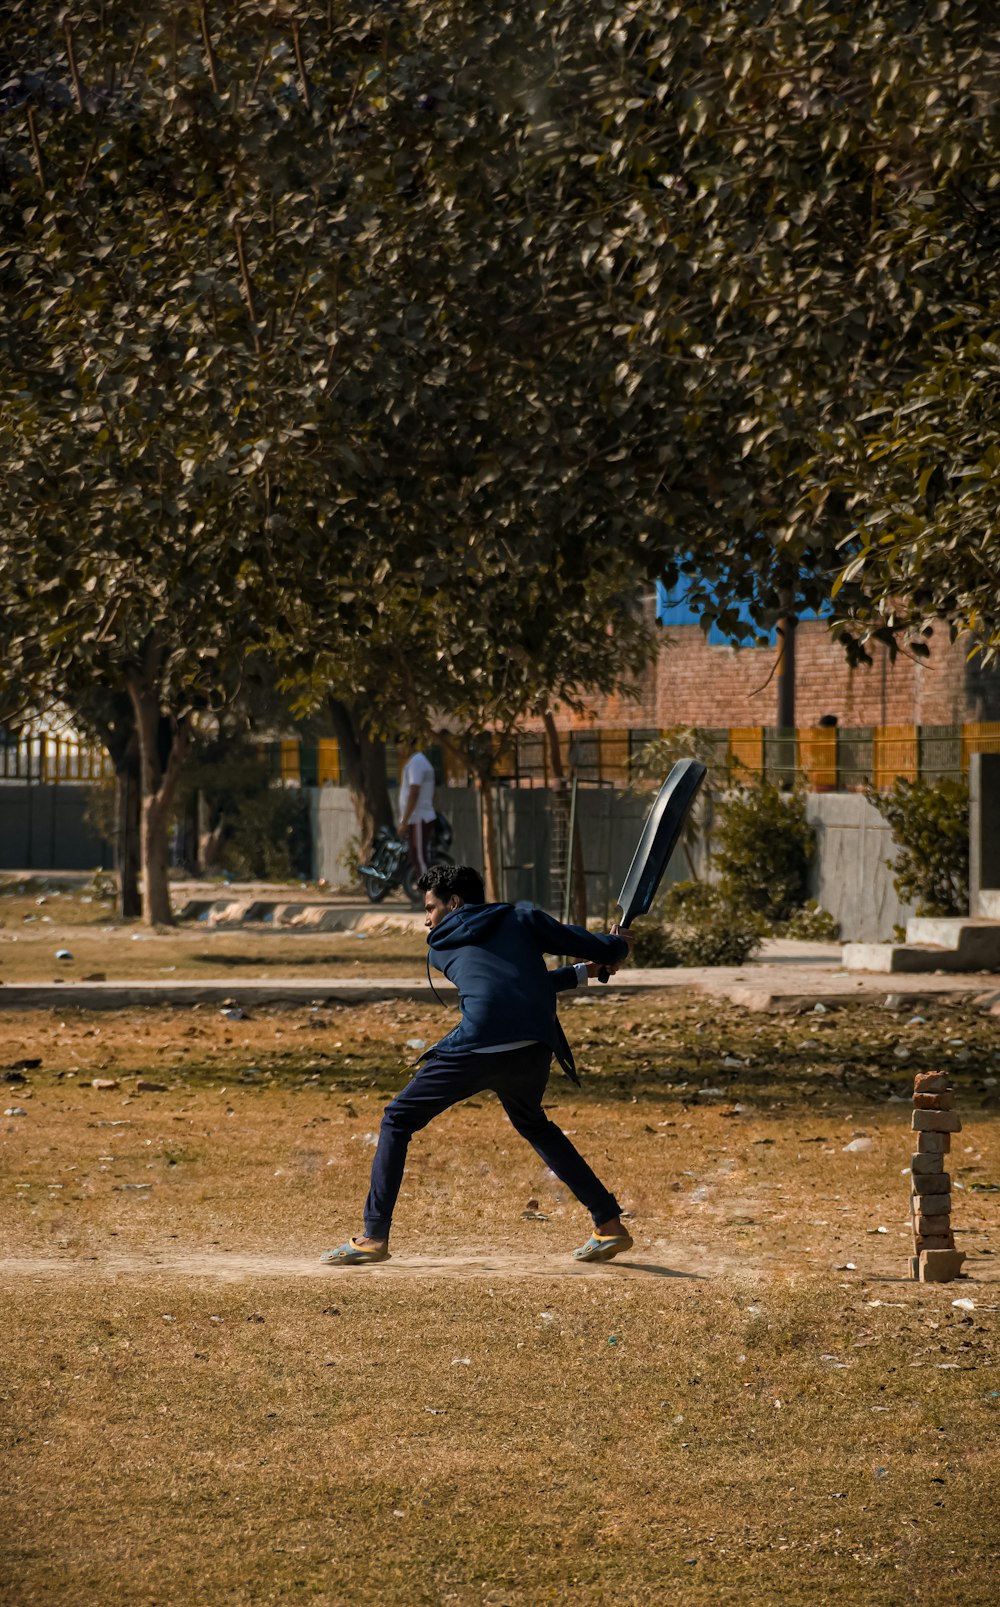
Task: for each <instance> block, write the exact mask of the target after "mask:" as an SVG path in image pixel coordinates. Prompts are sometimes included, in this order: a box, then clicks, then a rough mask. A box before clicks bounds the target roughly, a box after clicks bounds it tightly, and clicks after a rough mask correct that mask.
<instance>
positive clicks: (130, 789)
mask: <svg viewBox="0 0 1000 1607" xmlns="http://www.w3.org/2000/svg"><path fill="white" fill-rule="evenodd" d="M115 779H116V789H117V806H116V810H115V816H116V818H115V827H116V838H117V843H116V859H117V867H116V868H117V870H118V914H119V916H120V917H121V919H122V920H124V921H135V920H138V918H139V916H140V915H141V914H142V897H141V895H140V892H139V837H140V829H141V827H140V823H141V810H140V799H141V792H142V784H141V778H140V774H139V745H138V742H136V743H135V744H134V745H133V746H132V747H131V748H130V749H129V751H128V753H127V755H126V757H125V758H124V760H123V761H122V762H121V763H120V764H119V765H118V767H117V773H116V778H115Z"/></svg>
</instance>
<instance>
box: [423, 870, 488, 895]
mask: <svg viewBox="0 0 1000 1607" xmlns="http://www.w3.org/2000/svg"><path fill="white" fill-rule="evenodd" d="M417 886H418V887H419V889H420V891H421V892H422V893H434V894H436V896H437V897H438V898H439V899H440V900H441V902H442V904H447V902H448V900H449V898H451V897H452V896H453V895H454V896H456V897H458V898H460V899H461V900H462V903H463V904H485V903H486V889H485V888H484V887H483V878H482V877H481V876H480V874H479V872H478V871H477V870H473V868H472V866H471V865H432V866H431V868H430V870H425V871H424V874H423V875H422V876H421V877H420V878H419V879H418V881H417Z"/></svg>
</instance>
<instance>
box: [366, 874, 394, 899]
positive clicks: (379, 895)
mask: <svg viewBox="0 0 1000 1607" xmlns="http://www.w3.org/2000/svg"><path fill="white" fill-rule="evenodd" d="M361 879H362V881H363V882H364V884H365V892H366V893H367V894H368V902H369V903H370V904H381V902H382V900H383V899H384V898H385V897H386V895H387V894H388V893H390V892H391V891H392V883H391V882H377V881H376V880H375V878H374V876H363V877H362V878H361Z"/></svg>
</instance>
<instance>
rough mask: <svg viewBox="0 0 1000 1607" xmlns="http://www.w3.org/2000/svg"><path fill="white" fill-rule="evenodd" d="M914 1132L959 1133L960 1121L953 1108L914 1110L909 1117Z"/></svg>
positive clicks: (960, 1129)
mask: <svg viewBox="0 0 1000 1607" xmlns="http://www.w3.org/2000/svg"><path fill="white" fill-rule="evenodd" d="M910 1126H911V1127H912V1129H913V1131H914V1132H915V1133H960V1132H961V1131H962V1123H961V1122H960V1121H959V1119H958V1116H957V1114H956V1112H955V1111H953V1110H915V1111H914V1112H913V1115H912V1116H911V1117H910Z"/></svg>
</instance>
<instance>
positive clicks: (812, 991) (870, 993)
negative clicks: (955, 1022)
mask: <svg viewBox="0 0 1000 1607" xmlns="http://www.w3.org/2000/svg"><path fill="white" fill-rule="evenodd" d="M434 981H435V986H436V987H437V989H438V993H439V994H441V995H442V996H443V997H444V998H446V999H447V998H448V996H449V994H450V995H451V996H452V997H454V990H453V988H452V987H451V984H450V983H449V982H447V981H446V980H445V979H444V978H443V977H439V976H437V975H435V979H434ZM685 989H688V990H694V991H696V992H700V993H703V994H705V995H707V996H708V997H709V998H712V997H715V998H723V999H727V1000H729V1001H730V1002H731V1003H733V1004H737V1005H740V1006H742V1007H743V1008H744V1009H747V1010H762V1011H780V1012H792V1011H799V1010H809V1009H812V1008H813V1007H814V1006H815V1005H816V1004H825V1005H826V1006H827V1007H828V1008H829V1007H833V1006H842V1005H850V1004H854V1003H857V1002H858V1001H859V1000H860V1001H864V1002H870V1001H872V1000H875V1001H882V1002H888V1000H889V999H895V1000H896V1001H898V1003H897V1005H896V1007H897V1008H904V1007H908V1008H912V1007H915V1006H916V1005H917V1003H918V1002H919V1001H920V1000H932V999H954V1000H956V1001H959V1000H960V1001H963V1002H969V1001H973V1000H975V1001H980V1002H982V1003H983V1005H984V1007H988V1003H989V1001H990V1000H991V999H992V998H993V997H994V996H995V995H994V994H992V993H989V994H986V995H985V996H984V993H983V979H982V978H981V977H977V976H927V975H923V976H912V977H910V976H900V977H893V979H892V993H891V994H888V993H887V988H886V981H885V978H884V976H878V975H866V976H858V975H854V976H848V975H846V974H845V973H844V972H843V971H842V970H839V969H837V970H832V969H831V970H822V969H819V968H817V967H815V966H807V967H801V966H796V965H794V964H788V963H786V964H781V963H778V964H773V963H767V962H765V963H762V964H761V963H755V962H748V964H747V965H746V966H741V967H735V966H718V967H706V968H701V969H693V968H687V967H676V968H674V969H672V970H632V969H630V970H628V971H624V972H622V973H621V974H620V975H619V976H616V977H612V978H611V980H610V982H608V983H606V984H604V985H602V984H600V983H596V982H595V983H591V985H590V987H589V988H588V989H587V990H586V992H585V993H579V994H569V995H566V996H565V997H566V1003H567V1004H572V1003H581V1004H586V1003H588V1002H590V1001H593V1000H596V999H598V998H603V997H607V996H608V995H616V996H618V997H619V998H622V999H625V998H628V997H630V996H631V997H635V996H645V995H648V994H650V993H654V992H666V991H677V990H681V991H683V990H685ZM386 999H401V1000H402V999H405V1000H412V1001H416V1002H420V1003H426V1004H430V1003H432V1002H434V999H435V995H434V993H433V992H432V990H431V988H430V986H429V984H428V983H427V981H426V980H424V979H421V978H420V977H419V976H416V977H414V976H409V977H359V976H352V977H322V976H314V977H310V978H308V979H307V980H302V979H300V978H298V977H290V978H287V979H276V980H274V981H268V982H262V981H246V980H244V981H241V980H239V979H237V978H234V977H218V978H211V979H207V980H204V981H199V982H178V981H176V980H173V979H167V978H164V979H162V980H156V981H148V982H113V981H112V982H62V983H9V984H7V985H6V986H0V1011H2V1010H31V1009H39V1010H74V1009H75V1010H124V1009H134V1008H136V1007H149V1008H154V1009H155V1008H160V1009H164V1008H167V1009H172V1008H180V1009H183V1008H185V1007H190V1006H191V1005H193V1004H198V1005H202V1006H209V1007H211V1006H214V1007H215V1008H217V1009H221V1008H222V1006H223V1005H224V1004H225V1003H226V1002H227V1001H232V1002H233V1003H235V1004H238V1005H239V1006H241V1007H242V1008H244V1009H251V1010H252V1009H255V1008H259V1007H261V1006H263V1005H291V1006H296V1005H298V1006H302V1005H309V1004H320V1005H322V1004H373V1003H376V1002H378V1001H381V1000H386ZM906 1001H908V1003H906Z"/></svg>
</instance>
